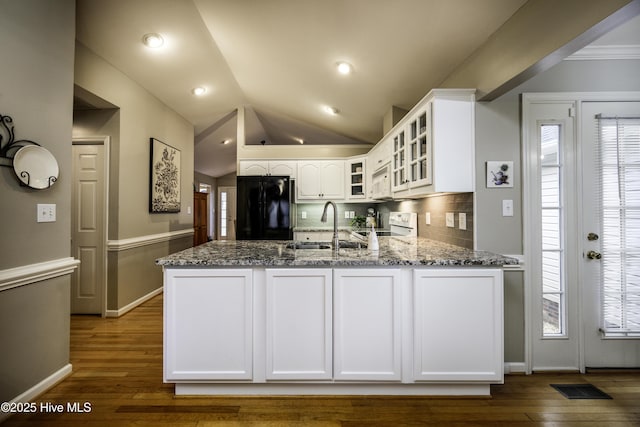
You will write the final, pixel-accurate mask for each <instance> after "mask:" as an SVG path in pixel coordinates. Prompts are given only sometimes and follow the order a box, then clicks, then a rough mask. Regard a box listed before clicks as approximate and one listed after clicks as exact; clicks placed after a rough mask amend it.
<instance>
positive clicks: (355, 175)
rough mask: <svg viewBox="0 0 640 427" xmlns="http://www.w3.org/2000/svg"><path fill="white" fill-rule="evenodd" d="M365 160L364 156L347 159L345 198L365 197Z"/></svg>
mask: <svg viewBox="0 0 640 427" xmlns="http://www.w3.org/2000/svg"><path fill="white" fill-rule="evenodd" d="M366 177H367V175H366V162H365V159H364V157H359V158H355V159H349V160H347V198H348V199H364V198H365V197H366V194H367V193H366V190H367V182H366Z"/></svg>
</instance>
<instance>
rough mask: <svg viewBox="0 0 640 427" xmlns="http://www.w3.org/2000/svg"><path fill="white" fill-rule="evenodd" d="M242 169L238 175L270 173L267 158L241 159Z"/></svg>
mask: <svg viewBox="0 0 640 427" xmlns="http://www.w3.org/2000/svg"><path fill="white" fill-rule="evenodd" d="M239 169H240V170H239V171H238V175H240V176H247V175H257V176H264V175H267V174H268V173H269V162H268V161H267V160H240V168H239Z"/></svg>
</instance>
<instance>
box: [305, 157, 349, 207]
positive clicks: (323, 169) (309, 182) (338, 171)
mask: <svg viewBox="0 0 640 427" xmlns="http://www.w3.org/2000/svg"><path fill="white" fill-rule="evenodd" d="M344 177H345V172H344V160H301V161H299V162H298V180H297V182H296V191H297V194H296V195H297V198H298V200H342V199H344V194H345V183H344Z"/></svg>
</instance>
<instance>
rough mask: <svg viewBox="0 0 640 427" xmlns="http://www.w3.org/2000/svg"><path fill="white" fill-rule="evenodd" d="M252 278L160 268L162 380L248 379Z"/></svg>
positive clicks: (244, 274) (220, 271) (225, 272)
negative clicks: (162, 284) (162, 272)
mask: <svg viewBox="0 0 640 427" xmlns="http://www.w3.org/2000/svg"><path fill="white" fill-rule="evenodd" d="M252 276H253V274H252V271H251V270H250V269H242V270H226V269H165V289H164V292H165V295H164V316H165V331H164V333H165V345H164V352H165V354H164V379H165V381H180V380H250V379H251V378H252V376H253V371H252V367H253V347H252V342H253V334H252V330H253V328H252V319H253V314H252V313H253V304H252V299H253V297H252V295H253V294H252Z"/></svg>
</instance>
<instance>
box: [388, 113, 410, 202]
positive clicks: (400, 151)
mask: <svg viewBox="0 0 640 427" xmlns="http://www.w3.org/2000/svg"><path fill="white" fill-rule="evenodd" d="M391 140H392V143H391V189H392V190H393V191H394V192H396V191H400V190H405V189H406V188H408V185H409V181H408V180H407V148H406V141H405V129H404V126H402V127H400V128H399V129H397V130H396V131H395V132H394V134H393V136H392V138H391Z"/></svg>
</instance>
